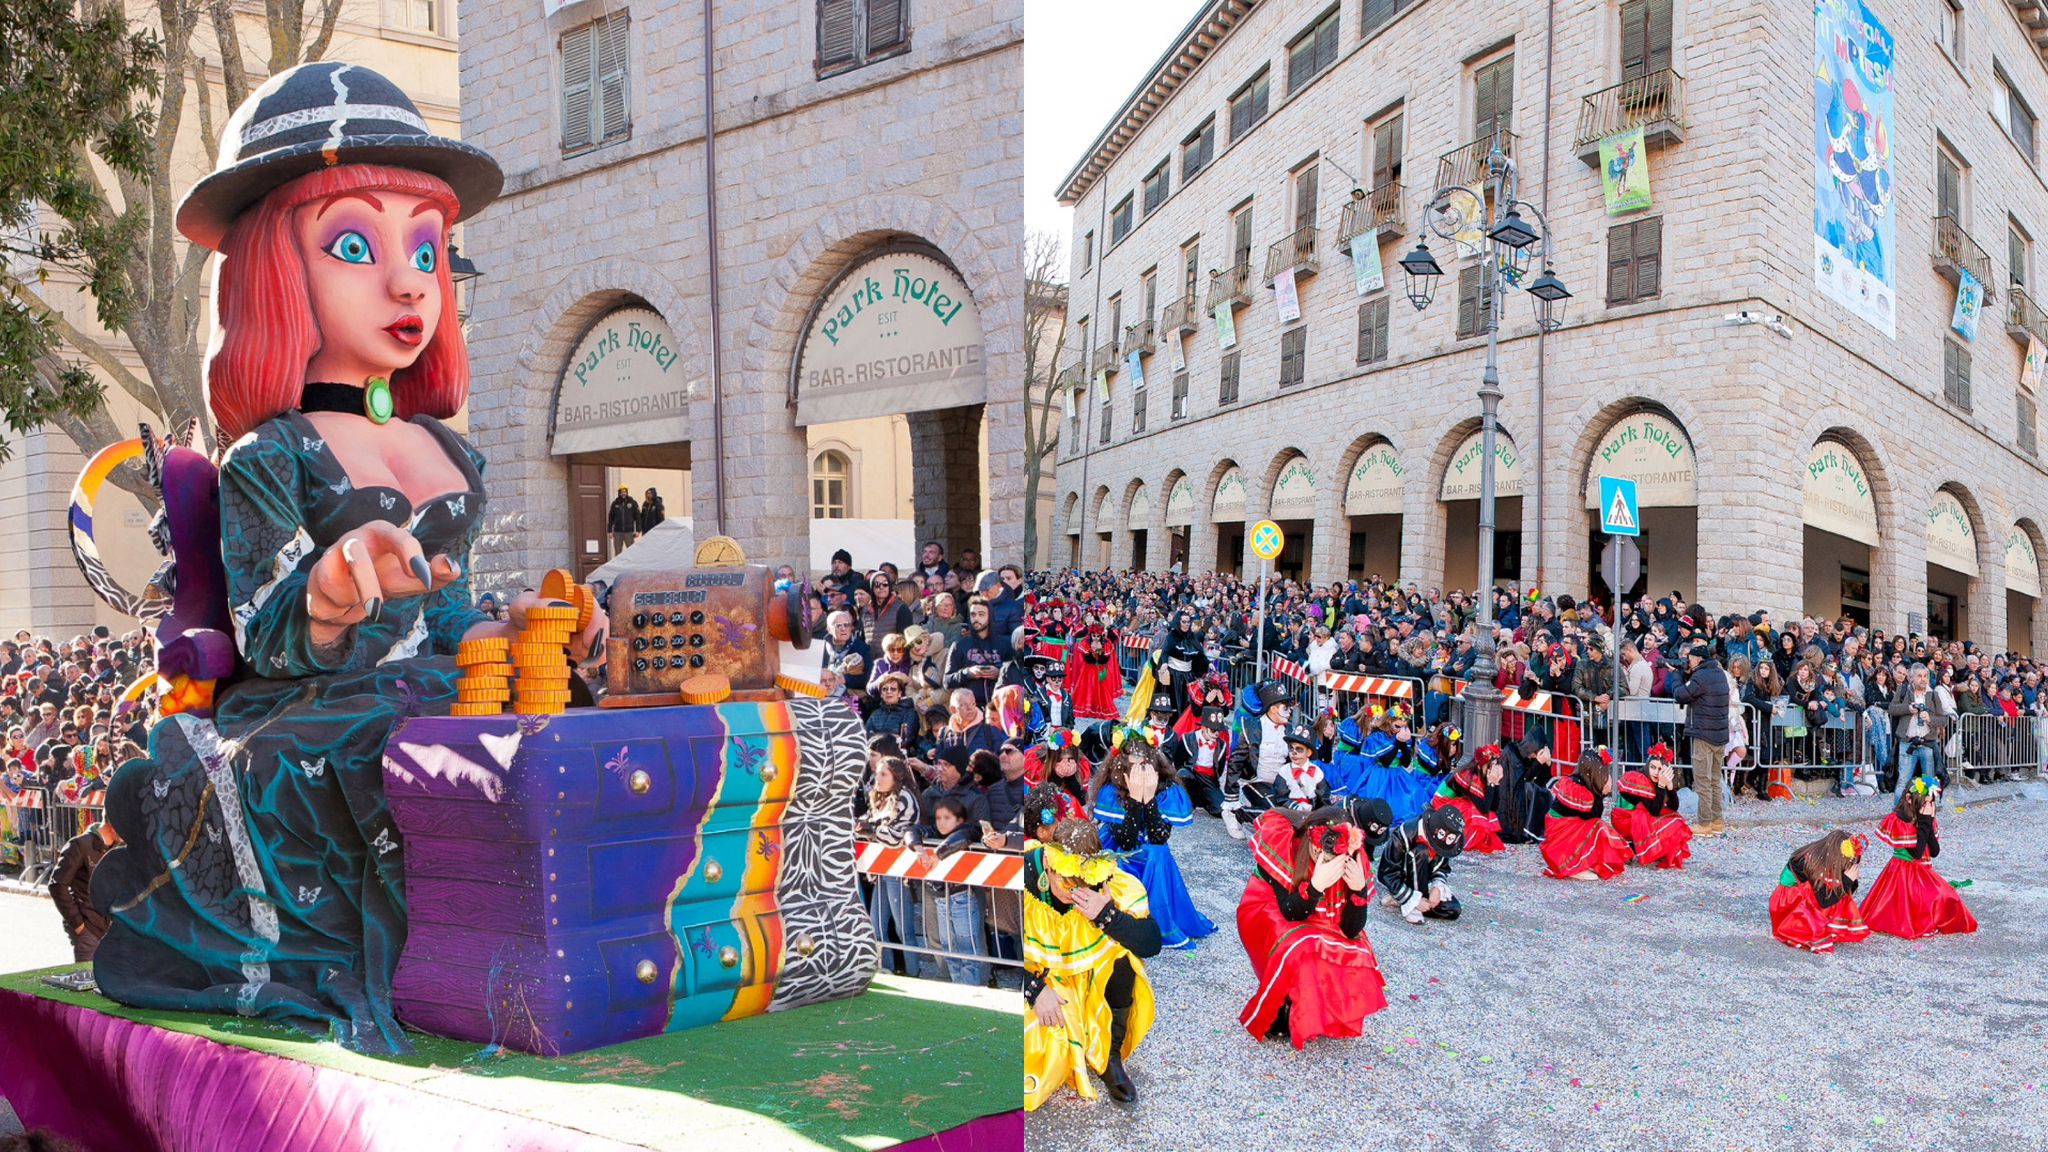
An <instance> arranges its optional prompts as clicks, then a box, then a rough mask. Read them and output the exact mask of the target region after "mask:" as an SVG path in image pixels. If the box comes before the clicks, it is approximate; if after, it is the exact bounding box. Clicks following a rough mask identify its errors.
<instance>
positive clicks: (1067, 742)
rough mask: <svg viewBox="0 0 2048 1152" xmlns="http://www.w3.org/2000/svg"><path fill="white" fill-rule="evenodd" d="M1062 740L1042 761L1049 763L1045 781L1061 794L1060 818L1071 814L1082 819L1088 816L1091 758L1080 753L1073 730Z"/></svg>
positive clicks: (1059, 800) (1059, 802) (1061, 734)
mask: <svg viewBox="0 0 2048 1152" xmlns="http://www.w3.org/2000/svg"><path fill="white" fill-rule="evenodd" d="M1059 738H1060V739H1061V741H1062V742H1061V743H1058V744H1055V745H1053V747H1052V750H1051V752H1049V753H1048V754H1047V755H1046V757H1045V759H1044V761H1043V763H1045V764H1046V768H1045V777H1044V780H1043V781H1042V782H1043V783H1045V784H1048V785H1050V786H1052V788H1053V789H1054V790H1055V791H1056V792H1058V793H1059V795H1058V797H1057V801H1058V805H1059V817H1058V818H1059V819H1062V820H1064V819H1066V818H1067V817H1069V816H1072V817H1077V818H1081V819H1085V818H1087V815H1088V781H1089V777H1090V776H1091V775H1092V773H1091V772H1090V771H1089V769H1088V761H1087V760H1085V759H1083V758H1082V756H1081V749H1080V748H1079V747H1078V746H1076V745H1075V743H1074V740H1073V733H1072V732H1062V733H1060V734H1059Z"/></svg>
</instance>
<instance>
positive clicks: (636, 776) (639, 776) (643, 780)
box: [626, 768, 654, 796]
mask: <svg viewBox="0 0 2048 1152" xmlns="http://www.w3.org/2000/svg"><path fill="white" fill-rule="evenodd" d="M626 787H628V788H631V789H632V790H633V795H635V796H645V795H647V790H648V789H649V788H652V787H654V777H652V776H649V775H648V774H647V770H646V769H645V768H635V769H633V774H632V775H631V776H628V777H626Z"/></svg>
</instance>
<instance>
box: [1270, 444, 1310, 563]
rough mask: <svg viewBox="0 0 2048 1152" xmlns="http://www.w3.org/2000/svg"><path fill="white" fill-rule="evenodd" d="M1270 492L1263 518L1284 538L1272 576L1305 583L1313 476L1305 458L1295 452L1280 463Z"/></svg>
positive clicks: (1308, 555) (1308, 552) (1308, 553)
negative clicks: (1277, 526)
mask: <svg viewBox="0 0 2048 1152" xmlns="http://www.w3.org/2000/svg"><path fill="white" fill-rule="evenodd" d="M1272 492H1273V496H1272V499H1271V501H1270V502H1269V503H1268V505H1267V510H1266V517H1267V519H1269V520H1272V521H1273V522H1275V523H1277V524H1279V525H1280V531H1281V532H1282V534H1284V535H1285V536H1286V538H1287V544H1286V546H1285V547H1283V548H1282V549H1281V550H1280V555H1279V557H1278V558H1276V559H1275V560H1274V561H1273V573H1274V575H1276V576H1281V577H1284V578H1286V579H1288V580H1301V579H1304V578H1305V577H1306V576H1307V575H1308V558H1309V557H1310V556H1313V555H1315V522H1316V521H1315V515H1316V473H1315V469H1313V468H1311V467H1309V463H1308V457H1306V456H1303V455H1302V454H1300V453H1299V452H1296V453H1294V454H1292V455H1290V456H1288V457H1287V458H1286V459H1285V460H1283V461H1282V462H1281V464H1280V471H1279V474H1278V475H1277V476H1275V477H1274V478H1273V489H1272Z"/></svg>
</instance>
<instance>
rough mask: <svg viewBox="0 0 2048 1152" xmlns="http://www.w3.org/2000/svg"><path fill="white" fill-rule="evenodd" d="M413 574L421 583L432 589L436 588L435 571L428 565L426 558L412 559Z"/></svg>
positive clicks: (417, 557) (416, 557)
mask: <svg viewBox="0 0 2048 1152" xmlns="http://www.w3.org/2000/svg"><path fill="white" fill-rule="evenodd" d="M412 574H413V575H414V576H416V577H418V578H419V582H420V583H422V584H425V585H426V586H427V587H429V588H432V587H433V586H434V569H433V566H432V565H430V564H428V563H427V558H426V557H425V556H415V557H413V558H412Z"/></svg>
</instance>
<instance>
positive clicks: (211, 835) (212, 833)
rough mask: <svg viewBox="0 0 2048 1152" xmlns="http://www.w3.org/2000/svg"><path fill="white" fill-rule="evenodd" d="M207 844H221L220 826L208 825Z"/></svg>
mask: <svg viewBox="0 0 2048 1152" xmlns="http://www.w3.org/2000/svg"><path fill="white" fill-rule="evenodd" d="M206 842H207V843H208V844H218V843H220V825H218V824H208V825H207V826H206Z"/></svg>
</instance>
